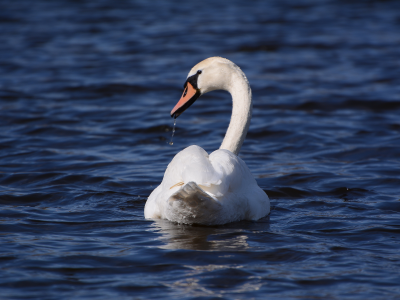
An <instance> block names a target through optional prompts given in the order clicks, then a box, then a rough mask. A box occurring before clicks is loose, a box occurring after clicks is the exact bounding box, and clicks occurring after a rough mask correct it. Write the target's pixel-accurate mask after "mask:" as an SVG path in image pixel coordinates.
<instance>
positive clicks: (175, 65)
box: [0, 0, 400, 299]
mask: <svg viewBox="0 0 400 300" xmlns="http://www.w3.org/2000/svg"><path fill="white" fill-rule="evenodd" d="M226 3H227V2H225V1H215V0H214V1H201V2H196V3H194V2H190V1H156V2H154V1H152V2H147V1H124V2H122V1H121V2H116V1H90V2H89V1H87V2H84V1H61V0H60V1H44V0H43V1H40V0H38V1H2V2H0V28H1V30H0V74H1V76H0V129H1V131H0V149H1V150H0V186H1V188H0V205H1V210H0V233H1V236H0V244H1V247H0V278H1V279H0V295H1V297H0V298H2V299H83V298H90V299H110V298H115V299H157V298H158V299H216V298H219V299H267V298H268V299H397V298H399V296H400V287H399V282H400V275H399V274H400V254H399V249H400V239H399V238H400V221H399V219H400V197H399V186H400V150H399V149H400V148H399V147H400V135H399V133H400V119H399V115H400V71H399V70H400V34H399V32H400V3H399V2H397V1H351V2H349V1H316V0H315V1H311V0H310V1H252V2H248V1H231V2H229V3H230V4H229V5H227V4H226ZM216 55H219V56H223V57H226V58H228V59H230V60H232V61H234V62H235V63H237V64H238V65H239V66H240V67H241V68H242V70H243V71H244V72H245V73H246V75H247V77H248V79H249V82H250V84H251V86H252V89H253V98H254V115H253V119H252V123H251V126H250V130H249V133H248V136H247V139H246V140H245V142H244V145H243V147H242V150H241V152H240V157H241V158H242V159H243V160H244V161H245V162H246V163H247V165H248V166H249V168H250V169H251V171H252V172H253V174H254V175H255V177H256V179H257V182H258V184H259V185H260V187H261V188H263V189H264V190H265V191H266V192H267V194H268V195H269V197H270V199H271V204H272V211H271V214H270V216H269V218H267V219H265V220H262V221H261V222H239V223H233V224H227V225H224V226H216V227H201V226H184V225H177V224H172V223H169V222H167V221H156V222H155V221H147V220H144V219H143V207H144V204H145V201H146V198H147V197H148V195H149V194H150V193H151V191H152V190H153V189H154V188H155V187H156V186H157V185H158V184H159V183H160V182H161V180H162V177H163V173H164V171H165V168H166V167H167V165H168V163H169V162H170V161H171V159H172V158H173V156H174V155H175V154H176V153H177V152H179V151H180V150H182V149H184V148H185V147H187V146H189V145H192V144H197V145H199V146H201V147H203V148H204V149H206V151H208V152H211V151H213V150H215V149H217V148H218V147H219V145H220V143H221V141H222V138H223V136H224V133H225V130H226V128H227V126H228V122H229V117H230V113H231V101H230V98H229V95H227V94H226V93H223V92H213V93H210V94H207V95H205V96H203V97H201V98H200V99H199V100H197V102H196V103H195V104H194V105H192V106H191V107H190V108H189V109H188V110H187V111H185V113H184V114H183V115H181V116H180V117H179V125H178V126H177V135H176V136H175V141H174V145H173V146H170V145H169V144H168V140H169V138H170V136H171V130H172V126H171V125H172V124H171V118H170V116H169V112H170V111H171V109H172V108H173V107H174V105H175V104H176V102H177V101H178V100H179V98H180V96H181V93H182V85H183V83H184V82H185V79H186V75H187V73H188V72H189V70H190V69H191V68H192V67H193V66H194V65H195V64H196V63H197V62H199V61H200V60H202V59H204V58H207V57H210V56H216Z"/></svg>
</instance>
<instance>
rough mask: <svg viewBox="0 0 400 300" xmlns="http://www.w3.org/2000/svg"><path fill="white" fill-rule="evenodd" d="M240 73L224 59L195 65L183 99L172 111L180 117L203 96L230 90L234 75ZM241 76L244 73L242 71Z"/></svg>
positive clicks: (204, 61) (190, 73) (235, 66)
mask: <svg viewBox="0 0 400 300" xmlns="http://www.w3.org/2000/svg"><path fill="white" fill-rule="evenodd" d="M238 70H239V71H240V68H239V67H238V66H237V65H235V64H234V63H233V62H231V61H230V60H228V59H226V58H222V57H210V58H207V59H205V60H203V61H201V62H199V63H198V64H197V65H195V66H194V67H193V68H192V69H191V70H190V72H189V75H188V77H187V79H186V82H185V84H184V85H183V88H184V90H183V94H182V97H181V99H180V100H179V101H178V103H177V104H176V105H175V107H174V108H173V109H172V111H171V117H174V118H177V117H179V116H180V115H181V114H182V113H183V112H184V111H185V110H186V109H187V108H189V106H190V105H192V104H193V103H194V102H195V101H196V100H197V99H198V98H199V97H200V96H201V95H203V94H205V93H208V92H211V91H214V90H227V91H229V90H230V84H231V77H232V74H234V73H236V72H237V71H238ZM240 73H241V74H243V72H241V71H240ZM243 76H244V74H243Z"/></svg>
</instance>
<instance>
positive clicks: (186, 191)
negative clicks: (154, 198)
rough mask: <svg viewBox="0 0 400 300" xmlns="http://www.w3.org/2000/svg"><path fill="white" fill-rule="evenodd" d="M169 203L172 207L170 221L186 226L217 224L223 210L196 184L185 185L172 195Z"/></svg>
mask: <svg viewBox="0 0 400 300" xmlns="http://www.w3.org/2000/svg"><path fill="white" fill-rule="evenodd" d="M168 203H169V205H170V210H169V218H168V219H170V220H171V221H175V222H179V223H186V224H194V223H199V224H200V223H201V224H207V223H210V224H211V223H215V220H216V219H217V218H218V216H219V215H220V211H221V209H222V205H221V204H220V203H219V202H218V201H217V200H216V199H214V198H212V197H211V196H210V195H208V194H207V193H206V192H204V190H203V189H201V188H200V187H199V186H198V185H197V184H196V183H195V182H188V183H186V184H185V185H183V186H182V187H181V188H180V189H179V190H178V191H177V192H176V193H174V194H172V196H171V197H170V198H169V199H168ZM213 221H214V222H213ZM217 223H218V222H217Z"/></svg>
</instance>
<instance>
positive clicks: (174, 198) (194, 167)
mask: <svg viewBox="0 0 400 300" xmlns="http://www.w3.org/2000/svg"><path fill="white" fill-rule="evenodd" d="M184 87H185V89H184V92H183V95H182V98H181V99H180V100H179V102H178V103H177V104H176V106H175V107H174V109H173V110H172V111H171V116H173V117H175V118H176V117H178V116H179V115H180V114H181V113H183V112H184V111H185V110H186V109H187V108H188V107H189V106H190V105H192V104H193V102H194V101H195V100H196V99H197V98H198V97H200V96H201V95H203V94H205V93H207V92H210V91H213V90H226V91H228V92H229V93H231V95H232V102H233V109H232V116H231V121H230V124H229V127H228V130H227V132H226V135H225V138H224V140H223V142H222V145H221V147H220V149H219V150H216V151H214V152H213V153H211V154H210V155H208V154H207V152H206V151H204V150H203V149H202V148H200V147H199V146H190V147H188V148H186V149H184V150H182V151H181V152H179V153H178V154H177V155H176V156H175V157H174V159H173V160H172V161H171V163H170V164H169V165H168V168H167V170H166V171H165V174H164V179H163V181H162V182H161V184H160V185H159V186H158V187H157V188H156V189H155V190H154V191H153V192H152V193H151V195H150V196H149V198H148V199H147V202H146V205H145V208H144V215H145V218H146V219H168V220H170V221H173V222H178V223H185V224H204V225H216V224H225V223H229V222H234V221H240V220H258V219H260V218H262V217H264V216H266V215H267V214H268V213H269V211H270V204H269V199H268V196H267V194H266V193H265V192H264V191H263V190H262V189H261V188H260V187H259V186H258V185H257V182H256V180H255V179H254V177H253V175H252V174H251V172H250V170H249V168H248V167H247V166H246V164H245V163H244V161H243V160H241V159H240V158H239V157H238V156H237V155H238V153H239V151H240V147H241V146H242V144H243V141H244V139H245V137H246V134H247V130H248V128H249V125H250V119H251V110H252V101H251V89H250V85H249V82H248V81H247V78H246V75H244V73H243V72H242V70H241V69H240V68H239V67H238V66H237V65H235V64H234V63H233V62H231V61H230V60H227V59H225V58H222V57H211V58H208V59H206V60H203V61H202V62H200V63H198V64H197V65H196V66H194V67H193V68H192V70H191V71H190V72H189V75H188V77H187V80H186V82H185V86H184Z"/></svg>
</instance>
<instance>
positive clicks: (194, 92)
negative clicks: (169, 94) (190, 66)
mask: <svg viewBox="0 0 400 300" xmlns="http://www.w3.org/2000/svg"><path fill="white" fill-rule="evenodd" d="M200 95H201V93H200V90H198V89H195V88H194V87H193V85H192V84H191V83H190V82H187V84H186V87H185V90H184V91H183V94H182V97H181V99H180V100H179V101H178V103H177V104H176V105H175V107H174V108H173V109H172V110H171V117H174V118H175V119H176V118H177V117H179V116H180V114H181V113H183V112H184V111H185V110H186V109H188V108H189V106H190V105H192V104H193V103H194V101H196V100H197V98H199V97H200Z"/></svg>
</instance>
